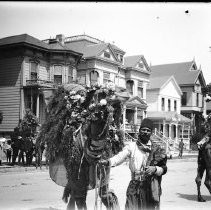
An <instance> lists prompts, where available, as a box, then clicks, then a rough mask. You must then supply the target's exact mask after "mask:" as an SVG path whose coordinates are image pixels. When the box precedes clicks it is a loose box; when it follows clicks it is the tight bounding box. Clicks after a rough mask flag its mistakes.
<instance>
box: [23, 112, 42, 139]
mask: <svg viewBox="0 0 211 210" xmlns="http://www.w3.org/2000/svg"><path fill="white" fill-rule="evenodd" d="M38 125H39V120H38V118H37V117H36V116H35V115H34V114H33V113H32V111H31V110H29V109H27V110H26V114H25V116H24V118H23V120H22V121H21V122H20V125H19V127H20V130H21V132H22V135H23V136H31V135H32V134H33V133H35V132H36V128H37V126H38Z"/></svg>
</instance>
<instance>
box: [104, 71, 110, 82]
mask: <svg viewBox="0 0 211 210" xmlns="http://www.w3.org/2000/svg"><path fill="white" fill-rule="evenodd" d="M109 81H110V73H107V72H103V83H104V84H105V83H107V82H109Z"/></svg>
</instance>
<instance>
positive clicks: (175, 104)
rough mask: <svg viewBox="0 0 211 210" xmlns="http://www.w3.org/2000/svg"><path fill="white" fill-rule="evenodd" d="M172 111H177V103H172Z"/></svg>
mask: <svg viewBox="0 0 211 210" xmlns="http://www.w3.org/2000/svg"><path fill="white" fill-rule="evenodd" d="M174 111H175V112H176V111H177V101H174Z"/></svg>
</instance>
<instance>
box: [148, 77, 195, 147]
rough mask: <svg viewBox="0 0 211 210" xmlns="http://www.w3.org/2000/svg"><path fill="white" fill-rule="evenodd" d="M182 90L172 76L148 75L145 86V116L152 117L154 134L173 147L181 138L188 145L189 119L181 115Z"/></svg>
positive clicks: (176, 145)
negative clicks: (148, 81)
mask: <svg viewBox="0 0 211 210" xmlns="http://www.w3.org/2000/svg"><path fill="white" fill-rule="evenodd" d="M181 96H182V91H181V89H180V87H179V85H178V84H177V82H176V80H175V78H174V76H162V77H160V76H157V77H153V76H151V77H150V85H149V86H148V88H147V104H148V108H147V116H148V117H149V118H150V119H152V121H153V123H154V127H155V131H154V134H155V135H156V136H157V137H158V138H162V139H165V140H166V142H167V143H169V144H171V145H172V146H173V147H174V148H175V147H178V144H179V141H180V139H183V141H184V143H185V145H186V148H187V149H189V147H190V126H191V120H190V119H189V118H186V117H185V116H183V115H181V105H180V104H181Z"/></svg>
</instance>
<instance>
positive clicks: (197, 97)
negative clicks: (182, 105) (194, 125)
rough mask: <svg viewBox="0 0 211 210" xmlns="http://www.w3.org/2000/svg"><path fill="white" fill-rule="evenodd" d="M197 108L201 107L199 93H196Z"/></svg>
mask: <svg viewBox="0 0 211 210" xmlns="http://www.w3.org/2000/svg"><path fill="white" fill-rule="evenodd" d="M196 106H197V107H198V106H199V93H196Z"/></svg>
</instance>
